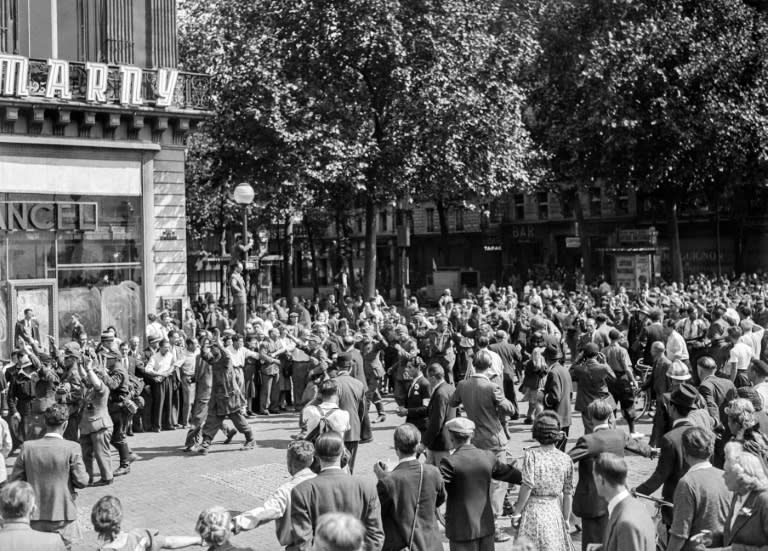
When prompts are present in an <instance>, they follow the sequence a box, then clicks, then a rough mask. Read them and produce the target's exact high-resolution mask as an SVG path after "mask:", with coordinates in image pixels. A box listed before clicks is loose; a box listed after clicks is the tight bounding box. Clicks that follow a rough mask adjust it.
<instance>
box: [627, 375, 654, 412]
mask: <svg viewBox="0 0 768 551" xmlns="http://www.w3.org/2000/svg"><path fill="white" fill-rule="evenodd" d="M633 371H634V373H633V376H634V378H635V386H634V394H635V409H634V414H633V416H632V417H633V419H634V420H635V421H637V420H638V419H640V418H641V417H642V416H643V415H646V414H649V413H650V411H651V404H652V401H653V400H652V398H651V385H650V384H648V383H649V382H650V378H651V377H652V376H653V366H652V365H648V364H644V363H643V362H641V361H638V362H637V363H636V364H635V367H634V369H633ZM644 387H645V388H647V390H643V388H644Z"/></svg>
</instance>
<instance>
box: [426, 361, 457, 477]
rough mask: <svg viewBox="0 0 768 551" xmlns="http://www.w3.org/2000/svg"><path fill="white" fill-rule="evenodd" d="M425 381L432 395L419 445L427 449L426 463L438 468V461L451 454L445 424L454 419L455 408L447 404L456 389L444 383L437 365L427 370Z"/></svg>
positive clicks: (439, 367) (443, 372) (443, 374)
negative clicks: (430, 387) (424, 429)
mask: <svg viewBox="0 0 768 551" xmlns="http://www.w3.org/2000/svg"><path fill="white" fill-rule="evenodd" d="M427 379H428V380H429V384H430V385H431V386H432V394H431V395H430V397H429V404H427V429H426V431H425V432H424V435H423V436H422V439H421V443H422V444H423V445H424V447H425V448H426V449H427V463H429V464H430V465H434V466H435V467H439V466H440V461H441V460H442V459H443V458H444V457H448V456H449V455H450V454H451V438H450V436H449V434H448V429H446V424H447V423H448V421H450V420H451V419H453V418H454V417H456V408H455V407H452V406H451V405H450V404H449V402H450V401H451V397H452V396H453V393H454V392H455V391H456V389H455V388H454V386H453V385H452V384H449V383H447V382H446V381H445V371H444V369H443V366H442V365H440V364H438V363H435V364H432V365H430V366H429V367H428V368H427Z"/></svg>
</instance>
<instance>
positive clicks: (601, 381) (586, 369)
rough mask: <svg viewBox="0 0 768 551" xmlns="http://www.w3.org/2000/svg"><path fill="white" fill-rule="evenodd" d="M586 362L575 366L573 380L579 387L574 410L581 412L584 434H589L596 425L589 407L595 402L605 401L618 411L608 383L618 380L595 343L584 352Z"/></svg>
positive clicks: (585, 347) (586, 347)
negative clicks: (588, 410) (590, 414)
mask: <svg viewBox="0 0 768 551" xmlns="http://www.w3.org/2000/svg"><path fill="white" fill-rule="evenodd" d="M583 354H584V360H583V361H581V362H579V363H577V364H576V365H574V366H573V367H572V368H571V369H572V370H573V380H574V381H576V382H577V383H578V384H579V386H578V389H577V390H576V403H575V404H574V409H575V410H576V411H579V412H581V414H582V415H581V420H582V421H583V422H584V433H585V434H589V433H590V432H592V429H593V427H594V425H595V423H594V421H593V420H592V419H590V418H589V414H588V413H587V407H588V406H589V404H591V403H592V402H593V401H595V400H605V401H606V402H608V403H609V404H610V405H611V408H612V409H614V410H615V409H616V401H615V400H614V399H613V396H612V395H611V392H610V391H609V390H608V382H612V381H615V380H616V374H615V373H614V372H613V369H611V367H610V366H609V365H608V364H606V363H605V361H604V359H605V358H603V357H602V356H601V355H600V350H599V349H598V348H597V345H596V344H595V343H593V342H590V343H587V345H586V346H584V350H583Z"/></svg>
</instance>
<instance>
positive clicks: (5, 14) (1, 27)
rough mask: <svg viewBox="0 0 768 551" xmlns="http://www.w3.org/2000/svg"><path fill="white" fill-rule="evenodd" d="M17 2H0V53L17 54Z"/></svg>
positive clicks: (8, 0)
mask: <svg viewBox="0 0 768 551" xmlns="http://www.w3.org/2000/svg"><path fill="white" fill-rule="evenodd" d="M18 13H19V10H18V0H0V53H3V54H17V53H19V44H18V35H19V33H18V25H17V18H18Z"/></svg>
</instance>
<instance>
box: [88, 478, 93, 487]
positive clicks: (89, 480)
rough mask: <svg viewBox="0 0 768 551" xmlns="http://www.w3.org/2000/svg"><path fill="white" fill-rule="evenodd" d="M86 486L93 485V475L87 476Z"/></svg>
mask: <svg viewBox="0 0 768 551" xmlns="http://www.w3.org/2000/svg"><path fill="white" fill-rule="evenodd" d="M88 486H93V477H92V476H89V477H88Z"/></svg>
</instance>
